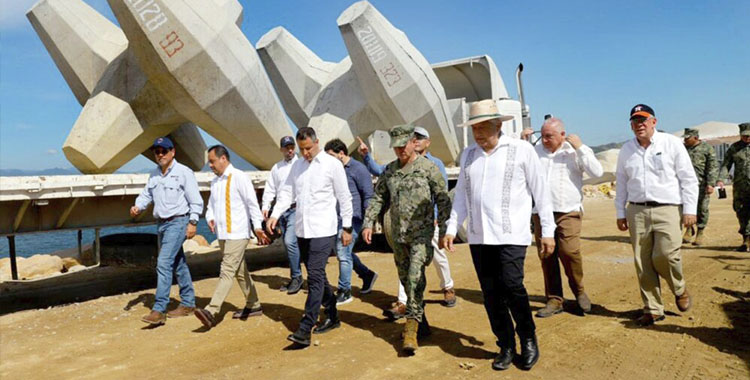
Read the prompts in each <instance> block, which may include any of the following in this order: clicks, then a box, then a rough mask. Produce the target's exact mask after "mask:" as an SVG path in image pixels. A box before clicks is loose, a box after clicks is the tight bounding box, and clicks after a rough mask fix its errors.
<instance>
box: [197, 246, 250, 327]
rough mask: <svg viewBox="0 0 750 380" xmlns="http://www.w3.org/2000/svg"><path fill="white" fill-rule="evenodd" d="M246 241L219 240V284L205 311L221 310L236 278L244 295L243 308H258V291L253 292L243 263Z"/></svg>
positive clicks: (214, 312) (214, 311) (216, 311)
mask: <svg viewBox="0 0 750 380" xmlns="http://www.w3.org/2000/svg"><path fill="white" fill-rule="evenodd" d="M248 242H249V240H248V239H242V240H219V247H221V251H222V253H223V255H224V257H223V258H222V259H221V270H220V273H219V284H218V285H217V286H216V290H215V291H214V295H213V297H211V303H209V304H208V307H206V310H207V311H210V312H211V313H212V314H216V313H218V312H219V310H221V304H223V303H224V300H225V299H226V298H227V295H228V294H229V290H230V289H232V279H234V278H236V279H237V283H238V284H239V285H240V290H242V294H244V295H245V307H247V308H253V307H258V306H260V301H259V300H258V291H257V290H255V284H254V283H253V279H252V278H251V277H250V272H249V271H248V270H247V264H246V263H245V248H247V243H248Z"/></svg>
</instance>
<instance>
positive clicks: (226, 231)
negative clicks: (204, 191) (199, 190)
mask: <svg viewBox="0 0 750 380" xmlns="http://www.w3.org/2000/svg"><path fill="white" fill-rule="evenodd" d="M206 220H207V221H211V220H213V221H214V222H215V223H216V237H217V238H218V239H219V240H240V239H248V238H250V236H251V235H250V231H252V230H253V229H259V228H262V227H261V222H262V221H263V214H261V212H260V208H259V207H258V197H257V195H256V194H255V188H254V187H253V181H251V180H250V178H249V177H248V176H247V174H245V173H244V172H243V171H241V170H239V169H236V168H235V167H234V166H232V164H229V166H227V168H226V169H225V170H224V174H222V175H221V176H217V177H214V179H212V180H211V196H210V197H209V198H208V208H207V210H206ZM250 222H252V225H251V224H250Z"/></svg>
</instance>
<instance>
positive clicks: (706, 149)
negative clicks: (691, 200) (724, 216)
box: [682, 128, 719, 245]
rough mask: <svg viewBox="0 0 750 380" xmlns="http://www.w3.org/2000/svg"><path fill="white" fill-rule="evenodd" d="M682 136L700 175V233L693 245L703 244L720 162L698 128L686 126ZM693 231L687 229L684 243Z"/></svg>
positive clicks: (696, 173) (697, 173) (694, 167)
mask: <svg viewBox="0 0 750 380" xmlns="http://www.w3.org/2000/svg"><path fill="white" fill-rule="evenodd" d="M682 138H683V139H684V143H685V148H686V149H687V151H688V155H690V161H691V162H692V163H693V169H695V176H696V177H698V223H697V227H698V233H697V234H696V235H695V241H693V245H701V244H703V229H705V228H706V224H707V223H708V202H709V201H710V200H711V194H713V192H714V187H713V185H714V184H716V177H717V175H718V174H719V163H718V162H717V161H716V152H715V151H714V148H713V147H712V146H711V145H708V144H706V142H704V141H701V140H700V136H699V133H698V130H697V129H693V128H685V133H684V134H683V135H682ZM691 231H692V228H686V229H685V236H684V237H683V239H682V242H683V243H688V242H689V240H688V239H687V238H688V236H689V234H690V232H691Z"/></svg>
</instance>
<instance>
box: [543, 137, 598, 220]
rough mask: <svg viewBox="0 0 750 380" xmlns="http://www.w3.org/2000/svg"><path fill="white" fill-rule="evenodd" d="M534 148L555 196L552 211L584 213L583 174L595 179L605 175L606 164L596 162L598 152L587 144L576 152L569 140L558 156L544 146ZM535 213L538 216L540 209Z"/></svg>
mask: <svg viewBox="0 0 750 380" xmlns="http://www.w3.org/2000/svg"><path fill="white" fill-rule="evenodd" d="M534 149H536V153H537V155H538V156H539V162H540V163H541V164H542V172H543V173H544V178H545V179H546V180H547V184H548V185H549V188H550V193H551V194H552V211H554V212H563V213H568V212H576V211H582V210H583V204H582V201H583V191H582V187H583V172H584V171H585V172H586V173H588V175H589V176H590V177H592V178H597V177H601V176H602V174H604V169H602V164H601V163H599V160H597V159H596V156H595V155H594V151H593V150H591V148H589V147H587V146H586V145H581V146H580V147H579V148H578V149H573V146H572V145H570V143H568V142H567V141H565V142H563V143H562V145H560V147H559V148H557V150H556V151H555V152H554V153H550V152H549V151H548V150H547V149H546V148H545V147H544V145H543V144H537V145H536V146H535V147H534ZM534 212H535V213H536V208H535V209H534Z"/></svg>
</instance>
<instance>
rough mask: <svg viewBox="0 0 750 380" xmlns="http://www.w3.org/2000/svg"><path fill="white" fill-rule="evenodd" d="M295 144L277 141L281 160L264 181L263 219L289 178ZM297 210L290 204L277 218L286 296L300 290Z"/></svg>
mask: <svg viewBox="0 0 750 380" xmlns="http://www.w3.org/2000/svg"><path fill="white" fill-rule="evenodd" d="M295 148H296V144H295V142H294V137H292V136H284V137H282V138H281V141H279V151H281V155H282V157H283V158H282V160H281V161H279V162H277V163H276V164H274V165H273V167H272V168H271V172H270V173H269V174H268V180H266V187H265V189H264V190H263V200H262V202H261V203H262V208H261V211H262V212H263V218H264V219H266V220H268V217H269V215H270V214H271V206H272V204H273V202H274V200H276V198H277V196H278V192H279V189H281V185H283V184H284V182H286V179H287V177H288V176H289V170H290V169H291V168H292V164H294V162H295V161H297V154H296V153H295V151H294V150H295ZM296 210H297V204H296V203H292V205H291V206H290V207H289V209H288V210H286V211H285V212H284V213H283V214H281V217H280V218H279V223H278V225H279V228H280V229H281V234H282V235H283V236H284V247H286V255H287V257H288V259H289V272H290V277H291V278H290V280H289V282H288V283H287V284H286V285H284V286H282V287H281V289H280V290H281V291H282V292H287V294H296V293H297V292H299V291H300V289H302V281H303V280H302V264H301V263H300V255H299V246H298V245H297V235H296V234H295V233H294V220H295V211H296Z"/></svg>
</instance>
